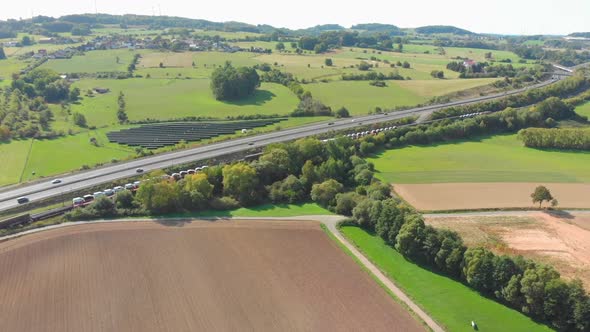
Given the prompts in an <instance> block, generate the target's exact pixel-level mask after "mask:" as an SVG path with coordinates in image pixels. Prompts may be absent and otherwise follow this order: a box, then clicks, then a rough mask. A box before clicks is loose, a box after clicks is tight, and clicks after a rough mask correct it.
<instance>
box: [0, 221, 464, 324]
mask: <svg viewBox="0 0 590 332" xmlns="http://www.w3.org/2000/svg"><path fill="white" fill-rule="evenodd" d="M230 219H237V220H282V221H284V220H294V221H296V220H299V221H301V220H307V221H319V222H321V223H323V224H324V225H326V227H327V228H328V230H329V231H330V232H331V233H332V234H333V235H334V236H335V237H336V238H337V239H338V241H340V243H342V245H344V246H345V247H346V248H347V249H348V250H350V252H351V253H352V254H353V255H354V256H355V257H356V258H357V259H358V261H359V262H361V264H362V265H363V266H364V267H365V268H366V269H367V270H369V271H370V272H371V274H373V275H374V276H375V277H376V278H378V279H379V281H380V282H381V283H382V284H383V285H384V286H385V287H387V289H388V290H389V291H390V292H391V293H393V294H395V296H396V297H397V298H398V299H399V300H400V301H401V302H403V303H404V304H405V305H406V306H407V307H408V308H410V309H411V310H412V311H413V312H414V314H416V315H417V316H418V317H419V318H420V319H421V320H422V321H423V322H425V323H426V325H427V326H428V327H429V328H430V329H431V330H432V331H434V332H444V331H445V330H444V329H443V328H442V327H441V326H440V325H438V324H437V323H436V322H435V321H434V319H432V317H430V316H429V315H428V314H427V313H426V312H424V310H422V309H421V308H420V307H419V306H418V305H417V304H416V303H414V301H412V299H410V298H409V297H408V296H407V295H406V294H405V293H404V292H403V291H402V290H401V289H400V288H399V287H397V286H396V285H395V284H394V283H393V282H392V281H391V280H390V279H389V278H388V277H387V276H385V275H384V274H383V273H382V272H381V270H380V269H379V268H378V267H377V266H376V265H375V264H373V263H372V262H371V261H370V260H369V259H367V258H366V257H365V256H364V255H363V254H362V253H361V252H360V251H359V250H358V249H357V248H356V247H355V246H354V245H353V244H351V243H350V242H349V241H348V240H347V239H346V238H345V237H344V236H342V234H341V233H340V231H339V230H338V227H337V225H338V222H340V221H342V220H343V219H345V217H343V216H334V215H315V216H314V215H309V216H299V217H281V218H276V217H235V218H233V217H214V218H202V219H201V220H205V221H207V220H208V221H215V220H230ZM140 220H141V221H145V220H150V219H148V218H142V219H116V220H95V221H76V222H66V223H62V224H58V225H52V226H47V227H43V228H36V229H31V230H28V231H24V232H20V233H16V234H12V235H7V236H3V237H0V242H3V241H7V240H10V239H13V238H17V237H21V236H25V235H27V234H33V233H38V232H43V231H46V230H50V229H56V228H63V227H73V226H77V225H87V224H91V223H112V222H130V221H131V222H132V221H140ZM152 220H153V221H156V222H158V221H159V222H161V221H163V219H152ZM169 220H177V221H191V222H192V221H198V220H199V219H187V218H170V219H169ZM466 324H467V323H466Z"/></svg>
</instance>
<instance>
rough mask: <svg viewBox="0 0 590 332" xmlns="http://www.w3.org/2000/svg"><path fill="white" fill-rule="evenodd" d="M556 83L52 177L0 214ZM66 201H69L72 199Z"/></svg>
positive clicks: (24, 190)
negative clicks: (147, 175)
mask: <svg viewBox="0 0 590 332" xmlns="http://www.w3.org/2000/svg"><path fill="white" fill-rule="evenodd" d="M560 78H561V77H560ZM557 80H558V79H551V80H548V81H545V82H542V83H539V84H536V85H533V86H530V87H527V88H524V89H519V90H513V91H510V92H506V93H499V94H493V95H489V96H483V97H477V98H471V99H465V100H460V101H455V102H450V103H446V104H438V105H430V106H424V107H417V108H413V109H408V110H404V111H396V112H390V113H388V114H376V115H367V116H360V117H355V118H347V119H342V120H334V121H333V122H329V123H327V122H320V123H314V124H310V125H306V126H301V127H296V128H291V129H285V130H281V131H276V132H271V133H266V134H261V135H256V136H250V137H245V138H238V139H233V140H229V141H225V142H220V143H215V144H209V145H205V146H201V147H197V148H193V149H187V150H181V151H175V152H170V153H164V154H158V155H154V156H150V157H145V158H141V159H135V160H131V161H126V162H120V163H118V164H113V165H109V166H106V167H101V168H96V169H92V170H89V171H84V172H75V173H71V174H69V175H63V176H61V177H60V178H61V179H62V182H61V183H60V184H51V183H50V181H51V179H53V178H58V177H57V176H55V177H52V178H46V179H44V180H42V181H39V182H34V183H30V184H24V185H20V186H11V187H5V188H0V211H3V210H6V209H10V208H13V207H15V206H17V205H18V203H17V202H16V198H17V197H21V196H26V197H28V198H29V200H30V201H39V200H42V199H46V198H49V197H54V196H59V195H66V194H67V193H69V192H71V191H76V190H80V189H84V188H88V187H92V186H96V185H100V184H102V183H109V182H112V181H114V180H119V179H123V178H129V177H132V176H134V175H137V174H136V172H135V170H136V169H137V168H142V169H144V170H145V171H146V172H149V171H152V170H156V169H162V168H166V167H170V166H174V165H179V164H185V163H190V162H196V161H199V160H206V159H210V158H216V157H220V156H223V155H227V154H231V153H235V152H242V151H247V150H249V149H251V148H254V147H261V146H266V145H268V144H272V143H277V142H285V141H291V140H295V139H299V138H303V137H308V136H313V135H318V134H322V133H329V132H331V131H336V130H345V129H350V128H354V127H358V126H360V125H369V124H378V123H382V122H387V121H391V120H396V119H400V118H404V117H408V116H414V115H418V116H419V115H422V114H424V113H431V112H433V111H436V110H438V109H441V108H445V107H450V106H458V105H465V104H473V103H478V102H482V101H486V100H490V99H496V98H501V97H504V96H508V95H513V94H517V93H520V92H523V91H525V90H529V89H534V88H539V87H543V86H546V85H549V84H552V83H554V82H556V81H557ZM68 198H69V199H71V198H72V197H68Z"/></svg>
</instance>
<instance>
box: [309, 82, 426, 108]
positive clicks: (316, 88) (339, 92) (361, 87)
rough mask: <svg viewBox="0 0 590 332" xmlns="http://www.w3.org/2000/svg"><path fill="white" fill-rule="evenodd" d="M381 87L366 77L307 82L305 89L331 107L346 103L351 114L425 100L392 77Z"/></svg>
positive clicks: (345, 105) (410, 104)
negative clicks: (352, 79) (362, 79)
mask: <svg viewBox="0 0 590 332" xmlns="http://www.w3.org/2000/svg"><path fill="white" fill-rule="evenodd" d="M387 84H388V85H387V86H386V87H383V88H380V87H374V86H371V85H369V82H368V81H337V82H330V83H315V84H307V85H305V86H304V89H306V90H309V91H310V92H311V94H312V96H313V97H314V98H317V99H319V100H321V101H322V102H323V103H325V104H326V105H328V106H331V107H332V109H334V110H336V109H338V108H340V107H342V106H344V107H346V108H347V109H348V110H349V111H350V112H351V114H353V115H360V114H367V113H368V112H369V111H372V110H374V109H375V106H379V107H381V108H391V107H395V106H412V105H416V104H419V103H423V102H425V101H427V100H428V98H426V97H422V96H419V95H418V94H416V93H413V92H412V91H410V90H408V89H404V88H402V87H401V86H400V85H399V84H397V83H396V82H393V81H388V82H387Z"/></svg>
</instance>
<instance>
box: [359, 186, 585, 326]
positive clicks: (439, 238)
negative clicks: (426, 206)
mask: <svg viewBox="0 0 590 332" xmlns="http://www.w3.org/2000/svg"><path fill="white" fill-rule="evenodd" d="M352 214H353V218H352V220H353V222H354V223H355V224H357V225H359V226H361V227H363V228H364V229H366V230H368V231H370V232H375V233H376V234H377V235H378V236H379V237H381V238H382V239H383V240H384V241H385V242H386V243H387V244H388V245H390V246H392V247H393V248H395V249H396V250H397V251H398V252H399V253H401V254H402V255H403V256H404V257H405V258H406V259H408V260H411V261H413V262H415V263H417V264H419V265H422V266H425V267H428V268H431V269H434V270H436V271H437V272H439V273H441V274H444V275H446V276H449V277H451V278H454V279H456V280H459V281H461V282H463V283H465V284H466V285H468V286H469V287H471V288H473V289H475V290H476V291H478V292H480V293H482V294H484V295H486V296H488V297H490V298H493V299H495V300H496V301H498V302H500V303H502V304H504V305H507V306H509V307H512V308H514V309H516V310H519V311H520V312H522V313H524V314H526V315H528V316H530V317H533V318H534V319H537V320H541V321H545V322H547V323H549V324H550V325H551V326H552V327H554V328H556V329H558V330H560V331H588V329H590V299H589V297H588V295H587V293H586V291H585V290H584V288H583V285H582V283H581V281H579V280H574V281H569V282H568V281H565V280H563V279H561V278H560V275H559V273H558V272H557V271H556V270H555V269H554V268H553V267H551V266H548V265H544V264H541V263H537V262H535V261H533V260H529V259H525V258H523V257H522V256H517V257H512V256H508V255H496V254H494V253H493V252H491V251H490V250H488V249H485V248H481V247H475V248H467V247H466V246H465V245H464V243H463V240H462V238H461V236H460V235H459V234H457V233H456V232H454V231H451V230H446V229H443V230H439V229H436V228H434V227H432V226H427V225H425V223H424V220H423V218H422V216H421V215H420V214H418V213H416V212H414V211H413V210H411V209H410V208H408V207H407V206H406V205H405V204H403V203H401V202H400V201H399V200H397V199H394V198H386V199H383V200H378V199H365V200H363V201H361V202H360V203H359V204H357V206H356V207H355V208H354V209H353V211H352Z"/></svg>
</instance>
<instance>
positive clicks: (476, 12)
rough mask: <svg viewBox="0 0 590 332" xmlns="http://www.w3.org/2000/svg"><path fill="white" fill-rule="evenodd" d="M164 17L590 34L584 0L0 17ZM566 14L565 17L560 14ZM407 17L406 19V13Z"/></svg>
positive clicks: (61, 10)
mask: <svg viewBox="0 0 590 332" xmlns="http://www.w3.org/2000/svg"><path fill="white" fill-rule="evenodd" d="M96 11H97V12H99V13H106V14H138V15H159V14H161V15H166V16H181V17H188V18H196V19H205V20H210V21H216V22H225V21H239V22H244V23H250V24H255V25H256V24H269V25H272V26H274V27H286V28H291V29H300V28H307V27H312V26H315V25H318V24H340V25H342V26H344V27H350V26H351V25H354V24H359V23H384V24H393V25H396V26H399V27H401V28H414V27H418V26H424V25H453V26H457V27H459V28H463V29H467V30H470V31H473V32H477V33H496V34H507V35H536V34H546V35H566V34H569V33H573V32H586V31H590V20H589V19H588V13H590V1H588V0H562V1H555V0H538V1H534V2H533V1H521V2H518V1H509V0H497V1H495V2H494V3H493V4H491V5H490V4H489V2H486V3H484V2H477V1H467V0H449V1H445V2H444V3H443V2H440V1H432V0H415V1H412V2H410V3H403V4H394V3H391V2H388V1H385V0H375V1H373V2H370V3H367V4H366V5H365V6H364V7H361V5H352V6H350V5H343V4H342V3H339V4H331V3H329V2H317V1H311V0H301V1H299V2H298V3H297V4H296V5H293V6H291V8H288V9H287V8H281V5H278V4H277V3H276V2H273V1H271V0H253V1H249V2H247V3H246V2H242V1H236V0H229V1H220V2H213V3H207V4H199V3H194V2H186V1H182V0H168V1H165V2H164V1H159V0H151V1H142V0H127V1H116V0H96V1H95V0H82V1H78V2H75V3H72V2H71V0H53V1H50V2H47V1H40V0H28V1H20V2H15V3H12V4H11V5H10V7H9V8H3V9H2V12H0V19H2V20H6V19H9V18H13V19H20V18H22V19H24V18H30V17H31V16H37V15H45V16H53V17H58V16H62V15H68V14H83V13H94V12H96ZM564 12H566V14H564ZM556 13H558V14H557V15H556ZM410 14H412V15H410Z"/></svg>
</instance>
